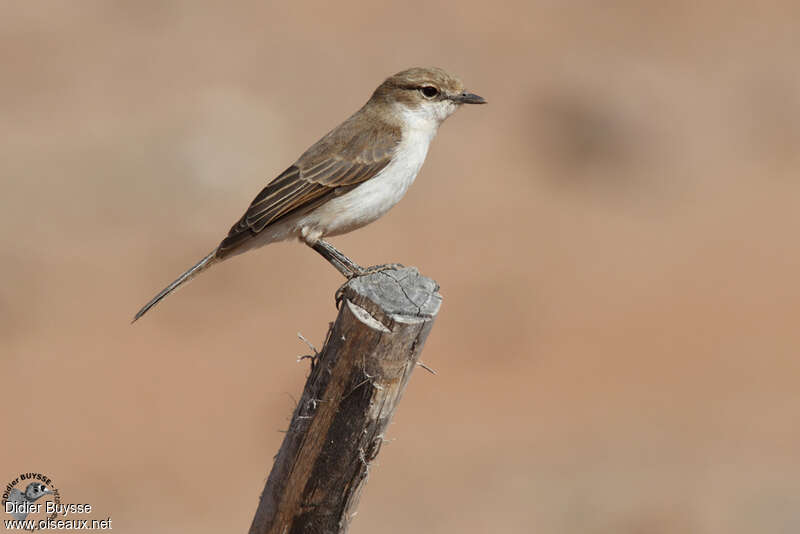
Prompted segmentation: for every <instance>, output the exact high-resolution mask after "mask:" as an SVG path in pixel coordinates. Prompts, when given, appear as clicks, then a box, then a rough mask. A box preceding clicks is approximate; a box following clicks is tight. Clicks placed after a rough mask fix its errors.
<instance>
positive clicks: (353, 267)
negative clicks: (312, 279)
mask: <svg viewBox="0 0 800 534" xmlns="http://www.w3.org/2000/svg"><path fill="white" fill-rule="evenodd" d="M309 245H310V246H311V248H313V249H314V250H316V251H317V253H319V255H320V256H322V257H323V258H325V259H326V260H328V263H330V264H331V265H333V266H334V267H335V268H336V270H337V271H339V272H340V273H342V276H344V277H345V278H348V279H350V278H355V277H356V276H361V275H364V274H366V269H364V268H363V267H362V266H360V265H359V264H357V263H356V262H354V261H353V260H351V259H350V258H348V257H347V256H345V255H344V254H343V253H342V252H341V251H340V250H338V249H337V248H336V247H334V246H333V245H331V244H330V243H328V242H327V241H323V240H322V239H318V240H317V241H316V242H315V243H314V244H313V245H312V244H309Z"/></svg>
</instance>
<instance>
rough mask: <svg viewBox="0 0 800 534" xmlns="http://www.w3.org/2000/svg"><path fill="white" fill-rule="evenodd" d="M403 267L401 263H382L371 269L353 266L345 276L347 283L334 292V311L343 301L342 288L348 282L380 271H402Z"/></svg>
mask: <svg viewBox="0 0 800 534" xmlns="http://www.w3.org/2000/svg"><path fill="white" fill-rule="evenodd" d="M403 267H405V265H403V264H402V263H383V264H381V265H373V266H372V267H361V266H360V265H355V268H354V269H353V270H352V271H351V272H349V273H348V274H347V275H346V276H347V282H345V283H344V284H342V285H341V286H339V289H337V290H336V294H335V298H336V309H337V310H338V309H339V306H340V305H341V303H342V300H344V288H345V287H347V284H349V283H350V280H353V279H355V278H358V277H359V276H366V275H368V274H375V273H380V272H382V271H393V270H397V269H402V268H403Z"/></svg>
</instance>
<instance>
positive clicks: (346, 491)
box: [250, 268, 441, 534]
mask: <svg viewBox="0 0 800 534" xmlns="http://www.w3.org/2000/svg"><path fill="white" fill-rule="evenodd" d="M438 289H439V286H438V285H437V284H436V282H434V281H433V280H431V279H429V278H425V277H424V276H421V275H420V274H419V272H418V271H417V270H416V269H414V268H402V269H398V270H387V271H382V272H379V273H375V274H371V275H367V276H362V277H359V278H356V279H354V280H351V281H350V282H348V283H347V284H346V285H345V286H344V287H343V289H342V294H341V296H342V301H341V306H340V309H339V315H338V316H337V318H336V322H335V323H334V324H333V326H332V327H331V329H330V330H329V332H328V337H327V339H326V341H325V346H324V347H323V348H322V351H321V352H320V354H319V355H317V356H316V357H315V359H314V360H313V363H312V368H311V373H310V375H309V377H308V380H307V381H306V385H305V389H304V391H303V396H302V398H301V399H300V402H299V403H298V405H297V408H296V409H295V412H294V416H293V418H292V422H291V424H290V426H289V430H288V432H287V433H286V437H285V438H284V440H283V444H282V445H281V448H280V451H279V452H278V455H277V457H276V458H275V463H274V465H273V467H272V472H271V473H270V475H269V479H268V480H267V484H266V486H265V488H264V492H263V493H262V495H261V501H260V503H259V506H258V510H257V511H256V515H255V518H254V519H253V524H252V526H251V527H250V533H251V534H267V533H272V534H292V533H293V534H300V533H303V534H317V533H320V534H323V533H324V534H328V533H331V534H332V533H343V532H346V531H347V527H348V525H349V522H350V519H351V517H352V516H353V514H354V512H355V509H356V506H357V504H358V499H359V496H360V493H361V490H362V488H363V486H364V483H365V481H366V479H367V475H368V473H369V464H370V462H372V461H373V460H374V459H375V457H376V456H377V454H378V452H379V451H380V448H381V444H382V443H383V439H384V432H385V430H386V428H387V427H388V425H389V422H390V421H391V418H392V415H393V414H394V411H395V409H396V408H397V404H398V403H399V402H400V397H401V395H402V393H403V390H404V389H405V387H406V384H407V383H408V380H409V378H410V376H411V372H412V371H413V370H414V367H416V365H417V361H418V359H419V355H420V352H421V351H422V346H423V344H424V343H425V339H426V337H427V336H428V333H429V332H430V330H431V328H432V326H433V321H434V318H435V317H436V314H437V313H438V311H439V306H440V304H441V297H440V296H439V294H438V293H437V291H438Z"/></svg>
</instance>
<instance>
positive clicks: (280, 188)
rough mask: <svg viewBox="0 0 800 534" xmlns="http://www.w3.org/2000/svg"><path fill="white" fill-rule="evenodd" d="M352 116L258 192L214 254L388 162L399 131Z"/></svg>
mask: <svg viewBox="0 0 800 534" xmlns="http://www.w3.org/2000/svg"><path fill="white" fill-rule="evenodd" d="M357 116H358V114H356V115H354V116H353V117H351V118H350V119H348V120H347V121H345V122H344V123H343V124H342V125H341V126H339V128H337V129H335V130H333V131H332V132H330V133H329V134H328V135H326V136H325V137H323V138H322V139H320V141H319V142H317V143H316V144H315V145H314V146H312V147H311V148H310V149H308V150H307V151H306V152H305V153H304V154H303V155H302V156H301V157H300V159H299V160H297V162H296V163H295V164H294V165H292V166H291V167H289V168H288V169H286V170H285V171H284V172H283V173H281V174H280V176H278V177H277V178H275V179H274V180H272V181H271V182H270V183H269V184H268V185H267V186H266V187H265V188H264V189H262V190H261V192H260V193H259V194H258V196H256V198H255V199H253V202H252V203H251V204H250V207H249V208H248V209H247V211H246V212H245V214H244V215H243V216H242V218H241V219H239V221H238V222H237V223H236V224H234V225H233V227H232V228H231V229H230V232H228V236H227V237H226V238H225V239H224V240H223V241H222V243H220V246H219V250H218V251H217V257H219V258H223V257H225V256H226V255H227V254H229V253H230V252H231V251H232V250H233V249H235V248H237V247H238V246H239V245H241V244H242V243H244V242H246V241H248V240H249V239H251V238H253V237H255V236H256V235H258V233H259V232H261V231H262V230H264V228H267V227H268V226H270V225H273V224H275V223H277V222H280V221H282V220H284V219H286V218H287V217H289V216H291V215H295V214H298V213H307V212H309V211H311V210H313V209H314V208H316V207H317V206H319V205H321V204H323V203H324V202H326V201H327V200H329V199H330V198H332V197H334V196H337V195H340V194H342V193H344V192H347V191H349V190H350V189H352V188H354V187H356V186H357V185H359V184H360V183H362V182H364V181H366V180H369V179H370V178H372V177H373V176H375V175H376V174H378V173H379V172H380V171H381V170H382V169H383V168H384V167H386V165H388V163H389V161H390V160H391V157H392V154H393V152H394V148H395V146H396V145H397V143H398V142H399V140H400V131H399V129H392V128H386V126H385V125H379V124H374V123H370V122H369V121H366V126H367V127H366V128H364V126H365V121H363V120H362V121H356V120H355V119H357ZM354 123H359V124H360V126H359V124H354ZM365 147H366V148H365Z"/></svg>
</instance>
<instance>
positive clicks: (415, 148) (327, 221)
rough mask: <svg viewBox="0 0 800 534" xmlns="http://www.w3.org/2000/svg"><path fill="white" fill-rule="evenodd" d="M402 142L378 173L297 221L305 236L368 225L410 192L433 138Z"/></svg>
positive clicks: (330, 234)
mask: <svg viewBox="0 0 800 534" xmlns="http://www.w3.org/2000/svg"><path fill="white" fill-rule="evenodd" d="M409 141H411V142H406V143H402V144H401V145H400V146H399V147H398V150H397V153H396V154H395V157H394V158H393V159H392V162H391V163H390V164H389V165H387V166H386V167H385V168H384V169H383V170H382V171H381V172H380V173H379V174H378V175H377V176H375V177H374V178H371V179H369V180H367V181H366V182H364V183H363V184H361V185H359V186H358V187H356V188H355V189H353V190H352V191H348V192H347V193H345V194H343V195H342V196H340V197H336V198H334V199H331V200H329V201H328V202H326V203H325V204H323V205H322V206H320V207H318V208H317V209H315V210H314V211H312V212H311V213H308V214H306V215H304V216H302V217H301V218H300V219H299V220H297V221H296V223H295V224H296V225H297V226H296V228H297V229H298V230H299V231H300V233H301V236H299V237H306V236H310V237H311V238H312V240H313V239H314V238H319V237H325V236H335V235H340V234H344V233H347V232H351V231H353V230H356V229H358V228H361V227H362V226H365V225H367V224H369V223H371V222H373V221H375V220H377V219H378V218H380V217H381V216H383V215H384V214H386V212H388V211H389V210H390V209H391V208H392V207H393V206H394V205H395V204H397V203H398V202H400V199H402V198H403V196H404V195H405V194H406V191H408V188H409V187H410V186H411V184H412V183H413V182H414V179H415V178H416V177H417V174H418V173H419V170H420V168H421V167H422V163H423V162H424V161H425V156H426V155H427V153H428V145H429V143H430V138H421V139H410V140H409Z"/></svg>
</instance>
